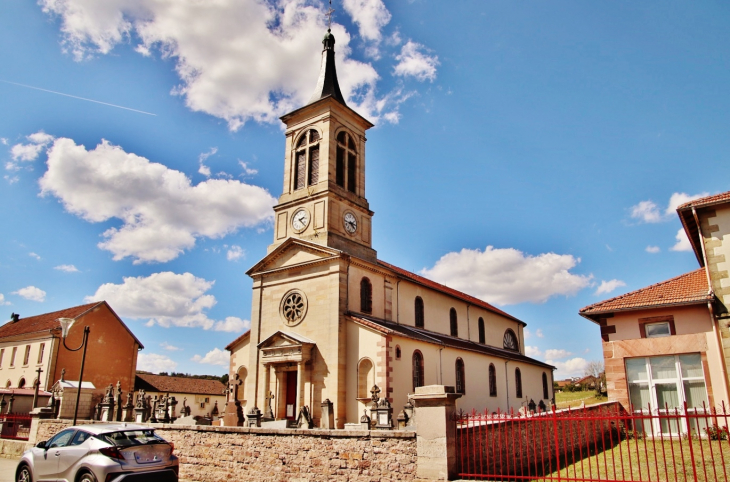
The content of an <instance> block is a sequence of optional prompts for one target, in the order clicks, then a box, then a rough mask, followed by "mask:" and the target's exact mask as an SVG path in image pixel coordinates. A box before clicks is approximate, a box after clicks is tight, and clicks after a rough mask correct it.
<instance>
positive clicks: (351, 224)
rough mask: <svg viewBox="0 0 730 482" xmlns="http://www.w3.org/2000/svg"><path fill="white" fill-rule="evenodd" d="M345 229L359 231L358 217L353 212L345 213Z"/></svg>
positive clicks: (351, 232) (351, 231) (352, 231)
mask: <svg viewBox="0 0 730 482" xmlns="http://www.w3.org/2000/svg"><path fill="white" fill-rule="evenodd" d="M344 221H345V230H346V231H347V232H348V233H350V234H355V231H357V218H355V215H354V214H352V213H345V218H344Z"/></svg>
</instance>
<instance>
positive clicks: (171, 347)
mask: <svg viewBox="0 0 730 482" xmlns="http://www.w3.org/2000/svg"><path fill="white" fill-rule="evenodd" d="M160 346H161V347H162V349H163V350H167V351H180V350H182V348H179V347H177V346H174V345H170V344H169V343H168V342H166V341H163V342H162V343H160Z"/></svg>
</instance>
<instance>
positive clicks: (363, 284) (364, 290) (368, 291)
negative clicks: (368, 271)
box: [360, 278, 373, 313]
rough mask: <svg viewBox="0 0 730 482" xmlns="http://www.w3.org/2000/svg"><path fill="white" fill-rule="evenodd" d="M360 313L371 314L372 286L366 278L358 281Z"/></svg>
mask: <svg viewBox="0 0 730 482" xmlns="http://www.w3.org/2000/svg"><path fill="white" fill-rule="evenodd" d="M360 311H362V312H363V313H372V312H373V285H372V283H370V280H369V279H367V278H363V279H362V280H360Z"/></svg>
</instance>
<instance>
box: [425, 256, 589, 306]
mask: <svg viewBox="0 0 730 482" xmlns="http://www.w3.org/2000/svg"><path fill="white" fill-rule="evenodd" d="M579 262H580V259H579V258H574V257H573V256H571V255H568V254H566V255H559V254H555V253H544V254H540V255H538V256H530V255H525V254H524V253H522V252H521V251H518V250H516V249H513V248H506V249H495V248H494V247H492V246H487V248H486V249H485V250H484V251H480V250H478V249H466V248H465V249H462V250H461V251H460V252H451V253H448V254H445V255H444V256H442V257H441V259H439V260H438V261H437V262H436V264H435V265H434V266H433V268H426V269H423V270H422V271H421V274H423V275H424V276H426V277H427V278H431V279H433V280H435V281H437V282H439V283H443V284H445V285H447V286H451V287H452V288H455V289H457V290H461V291H464V292H466V293H469V294H471V295H473V296H476V297H477V298H480V299H482V300H484V301H487V302H490V303H496V304H500V305H509V304H515V303H523V302H525V301H529V302H531V303H542V302H545V301H547V300H548V299H549V298H550V297H552V296H558V295H566V296H569V295H574V294H575V293H577V292H578V291H580V290H582V289H583V288H585V287H587V286H589V284H590V283H591V277H590V276H584V275H577V274H573V273H571V272H570V270H571V269H572V268H574V267H575V266H576V265H577V264H578V263H579Z"/></svg>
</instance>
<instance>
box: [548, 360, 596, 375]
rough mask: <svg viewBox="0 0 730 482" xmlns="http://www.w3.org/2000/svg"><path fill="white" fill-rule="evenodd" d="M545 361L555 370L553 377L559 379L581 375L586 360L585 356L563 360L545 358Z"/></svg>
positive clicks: (586, 363) (586, 362)
mask: <svg viewBox="0 0 730 482" xmlns="http://www.w3.org/2000/svg"><path fill="white" fill-rule="evenodd" d="M545 363H548V364H550V365H553V366H554V367H555V368H556V370H555V379H556V380H561V379H564V378H568V377H580V376H583V373H584V372H585V369H586V366H587V365H588V361H587V360H586V359H585V358H580V357H576V358H571V359H569V360H565V361H555V360H550V359H548V360H545Z"/></svg>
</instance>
